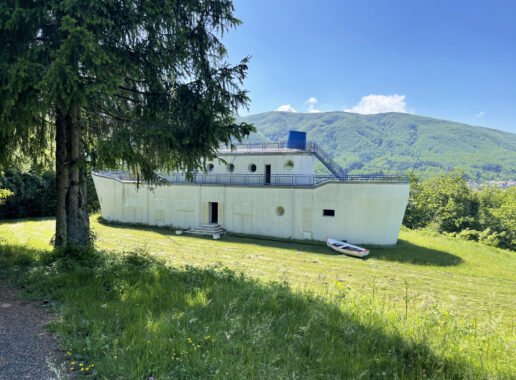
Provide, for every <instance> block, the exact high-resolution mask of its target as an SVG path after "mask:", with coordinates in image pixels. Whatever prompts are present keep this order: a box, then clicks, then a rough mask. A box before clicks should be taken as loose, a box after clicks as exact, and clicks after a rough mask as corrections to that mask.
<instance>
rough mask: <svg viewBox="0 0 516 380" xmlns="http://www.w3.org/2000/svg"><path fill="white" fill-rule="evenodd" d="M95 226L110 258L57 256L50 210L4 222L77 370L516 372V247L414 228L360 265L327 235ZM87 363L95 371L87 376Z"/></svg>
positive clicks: (6, 264) (7, 270)
mask: <svg viewBox="0 0 516 380" xmlns="http://www.w3.org/2000/svg"><path fill="white" fill-rule="evenodd" d="M92 227H93V229H94V231H95V233H96V235H97V247H98V249H100V250H106V251H107V252H98V251H97V252H90V253H89V255H85V254H79V255H78V256H77V257H76V258H75V259H73V260H72V259H68V258H63V257H62V256H61V255H60V254H59V253H54V252H52V248H51V246H50V244H49V241H50V239H51V237H52V236H53V233H54V232H53V228H54V221H53V220H51V219H46V220H45V219H43V220H30V221H12V222H4V223H1V224H0V236H2V237H4V238H5V239H6V240H7V243H4V244H3V245H2V253H1V254H0V268H1V270H2V272H1V273H2V276H3V277H4V278H6V279H8V280H10V281H12V282H13V283H16V284H19V285H20V284H21V285H23V286H24V287H25V290H26V292H27V293H28V294H30V295H31V296H32V297H36V298H38V297H40V298H41V297H50V298H52V299H55V300H57V301H58V304H57V306H56V307H57V308H58V310H59V311H61V317H60V319H59V320H58V321H56V322H55V323H54V325H53V328H54V329H55V331H57V332H58V333H59V335H60V336H61V339H62V345H63V349H65V350H68V349H70V351H69V352H70V355H69V361H68V364H67V368H68V369H69V370H70V368H74V369H73V371H72V372H77V371H79V373H81V374H85V373H86V374H88V376H92V377H98V378H109V379H111V378H128V379H133V378H142V379H143V378H148V377H150V376H151V375H152V376H154V379H163V378H192V377H200V378H202V377H209V378H360V377H361V378H471V379H473V378H475V379H476V378H513V377H515V376H516V370H515V364H514V363H515V362H516V360H515V359H516V353H515V344H516V340H515V331H514V318H515V316H516V298H515V295H516V256H515V253H514V252H508V251H503V250H499V249H494V248H489V247H485V246H482V245H479V244H476V243H470V242H464V241H460V240H455V239H451V238H446V237H443V236H438V235H433V234H430V233H425V232H421V231H409V230H403V231H401V234H400V243H399V244H398V246H397V247H390V248H380V247H372V249H371V251H372V254H371V257H370V258H369V259H368V260H360V259H354V258H350V257H347V256H340V255H333V254H332V251H331V250H329V249H328V248H327V247H325V246H324V245H323V244H301V243H292V242H279V241H269V240H262V239H255V238H249V237H235V236H229V237H226V238H224V240H222V241H214V240H211V239H203V238H196V237H190V236H176V235H175V233H174V232H173V231H171V230H167V229H153V228H136V227H127V226H114V225H104V224H101V223H99V222H98V217H97V216H94V217H92ZM108 252H110V253H108ZM134 252H146V253H147V254H142V253H139V254H138V253H136V254H135V253H134ZM154 258H157V259H158V260H155V259H154ZM210 268H212V269H210ZM224 268H230V269H232V270H234V271H236V273H243V274H244V275H242V276H241V275H238V274H235V272H233V271H227V270H225V269H224ZM72 362H75V363H74V364H71V363H72ZM80 363H83V367H82V368H85V367H86V366H89V365H91V364H94V366H93V367H91V366H90V367H89V369H88V370H87V371H86V370H83V371H82V372H80V368H81V367H79V366H78V364H80Z"/></svg>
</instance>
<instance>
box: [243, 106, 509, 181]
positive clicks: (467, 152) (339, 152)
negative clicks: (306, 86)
mask: <svg viewBox="0 0 516 380" xmlns="http://www.w3.org/2000/svg"><path fill="white" fill-rule="evenodd" d="M240 119H242V120H245V121H247V122H249V123H252V124H254V126H255V127H256V128H257V130H258V132H257V133H255V134H253V135H252V136H250V138H249V141H250V142H261V141H268V142H278V141H286V139H287V135H288V131H289V130H298V131H305V132H307V138H308V140H310V141H314V142H316V143H317V144H319V145H320V146H322V147H323V148H324V149H325V150H326V151H327V152H328V153H329V154H330V155H332V156H333V157H334V159H335V160H336V161H337V162H338V163H339V164H340V165H341V166H342V167H343V168H345V169H346V170H348V172H349V173H350V174H358V173H385V174H387V173H406V172H407V171H409V170H411V169H412V167H413V166H414V163H415V162H416V158H417V156H418V154H419V152H420V151H421V155H420V157H419V160H418V163H417V165H416V170H415V173H416V175H417V176H418V177H419V178H420V179H426V178H428V177H432V176H436V175H439V174H442V173H444V172H445V171H448V170H453V169H455V168H463V169H464V171H465V172H466V174H467V175H468V177H470V178H471V179H472V180H477V181H485V180H492V179H514V178H516V134H513V133H509V132H503V131H499V130H496V129H489V128H482V127H475V126H471V125H467V124H461V123H455V122H452V121H447V120H439V119H433V118H430V117H423V116H416V115H410V114H404V113H383V114H376V115H360V114H354V113H348V112H325V113H291V112H266V113H261V114H257V115H249V116H247V117H243V118H240Z"/></svg>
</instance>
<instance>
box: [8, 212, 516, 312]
mask: <svg viewBox="0 0 516 380" xmlns="http://www.w3.org/2000/svg"><path fill="white" fill-rule="evenodd" d="M92 227H93V229H94V230H95V232H96V234H97V236H98V240H97V246H98V247H99V248H100V249H108V250H112V251H131V250H134V249H143V250H147V251H149V252H150V253H152V254H154V255H156V256H158V257H162V258H164V259H166V260H167V261H169V262H171V263H173V264H174V265H196V266H209V265H218V264H222V265H223V266H226V267H228V268H231V269H234V270H237V271H241V272H244V273H246V274H249V275H251V276H253V277H257V278H259V279H262V280H266V281H269V280H271V281H287V282H288V283H289V284H290V286H292V287H293V288H295V289H299V290H311V291H315V292H318V293H323V294H327V293H328V292H331V291H332V290H335V289H336V286H335V284H336V282H337V281H340V282H342V283H345V284H349V285H350V286H351V287H352V288H353V289H355V290H357V291H358V290H361V289H362V288H363V289H364V290H365V291H367V292H370V291H371V288H372V287H376V292H377V293H376V294H377V296H378V297H385V298H386V299H388V300H389V302H392V301H394V302H395V303H396V304H397V305H398V307H401V306H402V304H403V305H404V301H403V297H404V292H405V281H407V282H408V284H409V291H410V292H411V295H413V296H415V297H416V300H417V302H422V303H424V302H427V301H428V299H431V300H435V301H439V302H440V303H442V304H443V305H450V306H453V307H454V308H457V309H458V311H460V312H462V313H466V314H470V313H472V311H475V312H478V313H479V318H481V315H482V314H484V313H483V312H484V311H486V310H491V309H492V308H493V307H495V308H496V310H497V312H503V313H504V314H506V315H507V317H511V318H514V317H516V304H515V300H514V291H515V289H516V257H515V255H514V253H511V252H509V251H505V250H500V249H496V248H492V247H486V246H483V245H480V244H477V243H472V242H465V241H460V240H456V239H453V238H446V237H443V236H438V235H434V236H433V235H431V234H426V233H424V232H418V231H411V230H403V231H401V233H400V243H399V244H398V246H397V247H378V248H373V249H372V254H371V257H370V258H369V259H368V260H356V259H353V258H348V257H346V256H339V255H332V254H331V253H332V251H330V250H329V249H328V248H327V247H326V246H325V245H324V244H321V245H307V244H296V243H290V242H277V241H269V240H259V239H253V238H243V237H227V238H225V239H224V240H223V241H214V240H211V239H202V238H196V237H191V236H176V235H175V233H174V232H173V231H169V230H165V229H152V228H136V227H126V226H123V227H122V226H109V225H104V224H100V223H98V222H97V216H95V217H93V219H92ZM53 233H54V221H53V220H41V221H21V222H6V223H4V224H2V225H0V236H8V238H9V241H10V242H13V243H15V244H20V245H29V246H31V247H34V248H38V249H51V247H50V245H49V241H50V238H51V237H52V235H53ZM416 300H415V302H414V303H417V302H416ZM403 307H404V306H403Z"/></svg>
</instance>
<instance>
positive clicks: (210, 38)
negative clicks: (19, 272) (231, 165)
mask: <svg viewBox="0 0 516 380" xmlns="http://www.w3.org/2000/svg"><path fill="white" fill-rule="evenodd" d="M233 10H234V9H233V4H232V1H229V0H160V1H153V0H107V1H106V0H45V1H42V0H35V1H34V0H16V1H15V0H6V1H2V2H1V3H0V40H1V41H2V43H1V44H0V146H1V147H2V148H1V149H0V167H4V168H5V167H8V165H9V162H11V161H12V160H13V159H14V158H15V155H16V154H24V155H29V156H31V157H36V156H40V155H43V154H46V153H48V152H49V151H52V150H53V144H54V143H53V142H54V141H55V156H56V175H57V222H56V239H55V241H56V245H86V244H87V243H88V239H89V221H88V213H87V208H86V198H87V197H86V173H87V170H88V168H90V167H96V168H125V169H126V170H129V171H130V172H131V173H132V174H133V175H135V176H136V177H137V178H138V179H139V180H141V181H147V182H151V183H156V182H159V180H160V177H159V173H160V172H167V171H175V170H180V171H184V172H187V173H192V172H193V171H194V170H195V169H197V168H200V167H203V164H204V162H205V160H206V159H213V157H214V155H215V152H216V149H217V147H218V146H219V144H221V143H230V142H231V139H232V138H235V139H236V140H241V139H242V138H243V137H245V136H247V135H248V134H249V133H250V132H251V131H252V130H253V127H252V126H251V125H250V124H248V123H245V122H236V121H235V119H234V118H233V116H232V115H233V114H234V113H235V112H236V111H237V109H238V108H239V107H242V106H244V107H245V106H247V104H248V101H249V98H248V96H247V92H246V91H245V90H243V89H242V88H241V84H242V81H243V79H244V78H245V76H246V71H247V64H248V58H244V59H243V60H242V61H241V62H239V63H238V64H236V65H230V64H229V63H227V61H226V59H225V58H226V49H225V47H224V45H223V44H222V42H221V38H222V36H223V35H224V33H226V32H227V31H228V30H229V29H231V28H233V27H236V26H237V25H238V24H240V20H238V19H237V18H235V17H234V15H233Z"/></svg>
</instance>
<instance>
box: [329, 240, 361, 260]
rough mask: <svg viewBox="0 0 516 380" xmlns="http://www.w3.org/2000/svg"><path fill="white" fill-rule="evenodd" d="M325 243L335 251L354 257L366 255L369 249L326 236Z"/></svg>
mask: <svg viewBox="0 0 516 380" xmlns="http://www.w3.org/2000/svg"><path fill="white" fill-rule="evenodd" d="M326 245H327V246H328V247H330V248H331V249H333V250H334V251H336V252H339V253H343V254H345V255H349V256H354V257H366V256H367V255H369V250H368V249H365V248H362V247H358V246H356V245H353V244H349V243H345V242H343V241H340V240H335V239H330V238H326Z"/></svg>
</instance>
